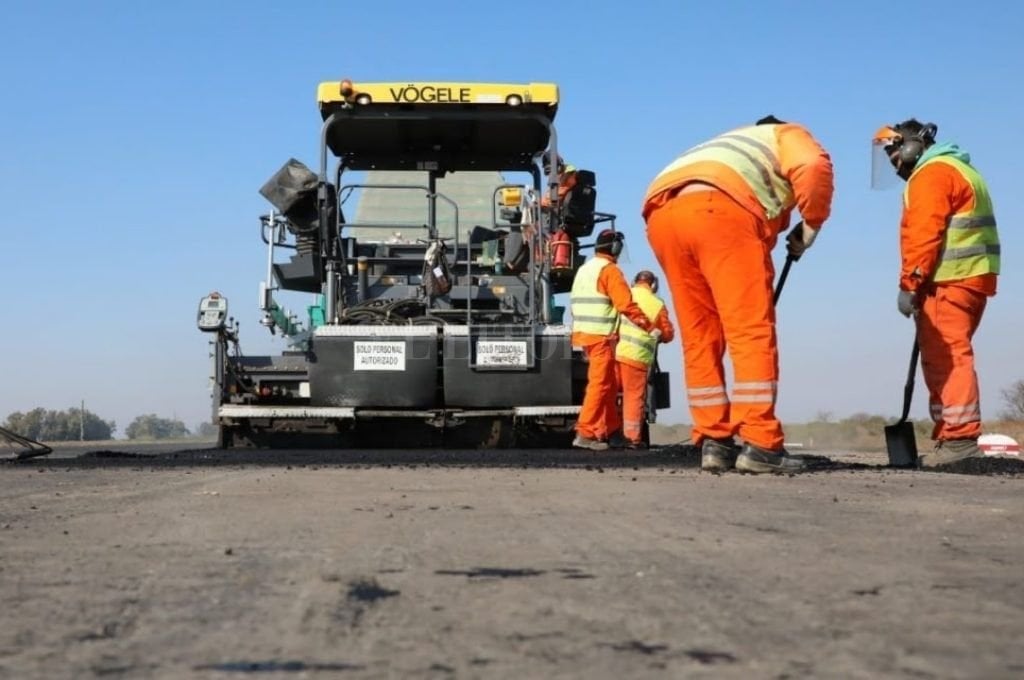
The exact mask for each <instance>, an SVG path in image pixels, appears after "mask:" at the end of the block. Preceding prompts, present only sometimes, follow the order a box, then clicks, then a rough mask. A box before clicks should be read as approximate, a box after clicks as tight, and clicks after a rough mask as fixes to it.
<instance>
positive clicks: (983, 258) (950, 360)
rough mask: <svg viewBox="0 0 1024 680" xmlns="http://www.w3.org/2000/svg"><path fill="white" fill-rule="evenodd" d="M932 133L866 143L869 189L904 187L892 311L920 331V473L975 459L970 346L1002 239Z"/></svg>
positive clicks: (950, 149)
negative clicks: (927, 449) (926, 418)
mask: <svg viewBox="0 0 1024 680" xmlns="http://www.w3.org/2000/svg"><path fill="white" fill-rule="evenodd" d="M937 132H938V127H937V126H935V125H934V124H931V123H928V124H923V123H921V122H920V121H918V120H916V119H913V118H911V119H909V120H905V121H903V122H902V123H898V124H896V125H885V126H882V127H881V128H880V129H879V130H878V131H877V132H876V133H875V136H874V138H873V140H872V186H873V187H875V188H882V187H884V186H886V185H887V184H888V182H886V181H885V175H886V174H887V175H888V176H889V177H890V178H891V177H893V176H895V177H898V178H900V179H902V180H904V181H905V182H906V188H905V189H904V192H903V214H902V217H901V219H900V258H901V266H900V276H899V290H898V293H897V298H896V306H897V309H898V310H899V312H900V313H901V314H903V315H904V316H906V317H913V318H914V320H915V322H916V324H917V342H918V345H919V347H920V351H921V368H922V371H923V372H924V379H925V384H926V385H927V386H928V392H929V410H930V412H931V416H932V420H933V421H934V422H935V427H934V428H933V430H932V439H934V440H935V441H936V446H935V449H934V451H933V452H931V453H929V454H925V455H923V456H921V457H920V459H919V463H920V465H922V466H923V467H933V466H936V465H943V464H947V463H952V462H955V461H957V460H961V459H964V458H970V457H975V456H980V455H981V452H980V450H979V449H978V437H979V436H980V435H981V408H980V400H979V389H978V376H977V374H976V372H975V370H974V347H973V345H972V341H973V337H974V334H975V332H976V331H977V329H978V325H979V324H980V323H981V317H982V314H983V313H984V311H985V306H986V303H987V301H988V298H989V297H991V296H993V295H995V294H996V281H997V278H998V275H999V269H1000V246H999V233H998V231H997V229H996V218H995V211H994V209H993V205H992V198H991V196H990V195H989V191H988V185H987V184H986V183H985V180H984V179H982V177H981V175H980V174H979V173H978V171H977V170H976V169H975V168H974V166H973V165H972V164H971V157H970V155H969V154H968V153H967V152H965V151H963V150H962V149H960V148H959V147H958V146H957V145H956V144H951V143H937V142H936V140H935V135H936V133H937Z"/></svg>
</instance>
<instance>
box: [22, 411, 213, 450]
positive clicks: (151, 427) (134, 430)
mask: <svg viewBox="0 0 1024 680" xmlns="http://www.w3.org/2000/svg"><path fill="white" fill-rule="evenodd" d="M3 427H4V428H6V429H8V430H11V431H12V432H15V433H17V434H20V435H21V436H22V437H28V438H29V439H35V440H37V441H45V442H67V441H79V440H84V441H100V440H105V439H112V438H113V437H114V432H115V430H116V429H117V426H116V424H115V423H114V421H112V420H109V421H108V420H103V419H102V418H100V417H99V416H98V415H96V414H95V413H93V412H92V411H89V410H88V409H84V410H83V409H81V408H78V407H77V406H76V407H72V408H69V409H66V410H64V411H54V410H47V409H44V408H34V409H32V410H31V411H28V412H26V413H22V412H21V411H15V412H14V413H12V414H10V415H9V416H7V420H5V421H4V423H3ZM124 434H125V436H126V437H127V438H128V439H172V438H184V437H191V436H196V437H204V438H210V437H213V436H215V435H216V434H217V428H216V427H215V426H214V425H213V423H210V422H203V423H199V424H198V425H197V426H196V428H195V432H194V433H193V432H191V431H189V428H188V427H186V426H185V423H183V422H182V421H180V420H178V419H176V418H161V417H159V416H157V415H156V414H153V413H148V414H146V415H141V416H138V417H137V418H135V420H133V421H132V422H131V423H129V425H128V427H127V428H125V431H124Z"/></svg>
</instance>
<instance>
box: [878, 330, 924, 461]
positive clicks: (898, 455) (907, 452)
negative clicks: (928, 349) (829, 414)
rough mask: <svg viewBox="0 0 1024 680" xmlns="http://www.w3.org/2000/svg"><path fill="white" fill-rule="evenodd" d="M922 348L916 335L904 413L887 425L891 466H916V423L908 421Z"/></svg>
mask: <svg viewBox="0 0 1024 680" xmlns="http://www.w3.org/2000/svg"><path fill="white" fill-rule="evenodd" d="M919 353H920V348H919V347H918V344H917V336H915V337H914V350H913V351H912V352H911V353H910V372H909V373H907V384H906V385H905V386H904V388H903V415H902V416H900V419H899V422H897V423H895V424H893V425H886V426H885V448H886V449H887V450H888V452H889V466H890V467H914V466H915V465H916V464H917V439H916V438H915V437H914V424H913V423H911V422H908V421H907V415H909V413H910V400H911V399H912V398H913V396H914V377H915V374H916V373H917V355H918V354H919Z"/></svg>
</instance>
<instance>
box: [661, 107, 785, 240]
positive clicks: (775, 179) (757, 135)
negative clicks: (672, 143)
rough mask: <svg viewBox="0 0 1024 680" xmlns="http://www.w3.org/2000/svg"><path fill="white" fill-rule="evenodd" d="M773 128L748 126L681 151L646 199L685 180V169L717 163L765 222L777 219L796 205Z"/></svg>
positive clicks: (769, 126) (770, 126) (686, 173)
mask: <svg viewBox="0 0 1024 680" xmlns="http://www.w3.org/2000/svg"><path fill="white" fill-rule="evenodd" d="M775 128H776V126H775V125H751V126H748V127H744V128H740V129H738V130H733V131H732V132H727V133H725V134H722V135H719V136H718V137H715V138H714V139H711V140H710V141H707V142H705V143H703V144H699V145H697V146H695V147H693V148H692V149H689V150H688V151H685V152H684V153H683V154H682V155H681V156H680V157H679V158H677V159H676V160H675V161H673V162H672V163H670V164H669V165H668V166H667V167H666V168H665V169H664V170H662V171H661V172H660V173H659V174H658V175H657V176H656V177H655V178H654V181H653V182H652V183H651V189H650V190H649V191H648V195H653V194H656V193H657V191H658V189H657V187H665V188H668V187H671V186H674V185H676V184H678V181H677V180H676V179H674V178H675V177H685V176H687V175H688V166H691V165H693V164H696V163H702V162H709V161H710V162H717V163H721V164H723V165H725V166H727V167H729V168H731V169H732V170H734V171H735V172H736V173H737V174H739V175H740V176H741V177H742V178H743V180H744V181H745V182H746V183H747V184H748V185H749V186H750V189H751V191H753V193H754V195H755V196H756V197H757V200H758V202H759V203H760V204H761V206H762V207H763V208H764V214H765V217H766V218H767V219H769V220H772V219H774V218H776V217H778V216H779V215H780V214H781V213H782V212H783V211H785V210H788V209H790V208H792V207H793V206H794V205H795V204H796V202H795V199H794V196H793V187H792V185H791V184H790V183H789V181H788V180H787V179H786V178H785V177H784V176H783V174H782V169H781V167H780V164H779V153H778V148H777V146H778V142H777V140H776V136H775Z"/></svg>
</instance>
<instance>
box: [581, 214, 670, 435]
mask: <svg viewBox="0 0 1024 680" xmlns="http://www.w3.org/2000/svg"><path fill="white" fill-rule="evenodd" d="M622 246H623V236H622V232H617V231H614V230H612V229H605V230H604V231H602V232H601V233H600V234H598V236H597V243H596V244H595V246H594V251H595V255H594V257H592V258H591V259H589V260H587V261H586V262H584V263H583V266H581V267H580V268H579V271H577V272H576V278H575V279H574V280H573V283H572V293H571V294H570V305H571V308H572V344H573V346H578V347H582V348H583V351H584V352H585V353H586V355H587V361H588V366H587V389H586V392H584V394H583V405H582V406H581V407H580V415H579V419H578V420H577V421H576V438H575V439H574V440H573V442H572V445H573V446H576V447H579V448H584V449H593V450H595V451H603V450H605V449H607V448H608V437H609V436H610V435H611V434H612V433H614V432H616V431H617V430H618V429H619V428H620V426H621V423H620V422H619V412H618V407H617V404H616V401H617V397H618V385H617V382H616V378H615V351H614V348H613V343H614V341H615V329H616V327H617V325H618V319H619V314H620V313H621V314H622V315H623V316H625V317H626V318H628V319H629V320H630V321H632V322H633V323H634V324H636V325H637V326H638V327H639V328H641V329H642V330H644V331H648V330H650V329H651V322H650V321H648V319H647V315H646V314H644V311H643V310H642V309H641V308H640V306H639V305H637V304H636V302H634V301H633V297H632V295H631V294H630V291H629V284H627V283H626V279H625V277H624V276H623V275H622V270H621V269H619V266H618V265H617V264H616V262H617V260H618V257H619V253H621V252H622Z"/></svg>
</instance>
